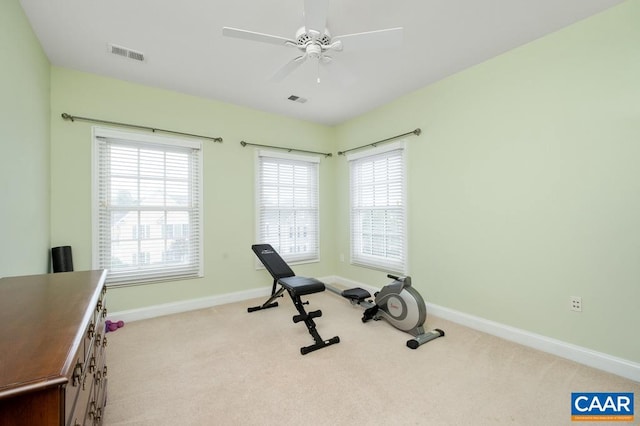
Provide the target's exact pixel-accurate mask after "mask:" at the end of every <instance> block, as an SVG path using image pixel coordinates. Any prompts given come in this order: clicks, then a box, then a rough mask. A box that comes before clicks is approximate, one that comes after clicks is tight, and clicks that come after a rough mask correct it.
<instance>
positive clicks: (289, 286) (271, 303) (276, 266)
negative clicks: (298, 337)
mask: <svg viewBox="0 0 640 426" xmlns="http://www.w3.org/2000/svg"><path fill="white" fill-rule="evenodd" d="M251 249H252V250H253V252H254V253H255V254H256V256H258V259H260V262H262V264H263V265H264V267H265V268H267V271H269V273H270V274H271V276H272V277H273V286H272V288H271V296H270V297H269V299H267V301H266V302H264V303H263V304H262V305H260V306H254V307H251V308H248V309H247V311H248V312H255V311H259V310H262V309H269V308H275V307H276V306H278V302H276V301H275V300H276V299H277V298H278V297H282V293H284V291H285V290H286V291H287V293H289V296H291V300H292V301H293V305H294V306H295V307H296V309H297V310H298V315H294V317H293V322H294V323H297V322H300V321H304V324H305V325H306V326H307V330H308V331H309V334H310V335H311V337H313V340H314V342H315V343H314V344H313V345H310V346H305V347H302V348H300V353H301V354H302V355H306V354H308V353H309V352H313V351H316V350H318V349H322V348H324V347H327V346H329V345H333V344H335V343H339V342H340V338H339V337H338V336H335V337H332V338H331V339H329V340H323V339H322V337H320V334H319V333H318V330H316V323H315V322H314V321H313V319H314V318H319V317H321V316H322V311H320V310H317V311H312V312H307V311H306V310H305V309H304V305H308V304H309V302H303V301H302V300H301V299H300V296H305V295H307V294H313V293H318V292H321V291H324V290H325V286H324V283H322V282H321V281H319V280H317V279H315V278H306V277H298V276H296V274H295V273H294V272H293V270H291V268H290V267H289V265H287V262H285V261H284V259H283V258H282V257H280V255H279V254H278V252H276V251H275V250H274V249H273V247H272V246H271V245H270V244H254V245H252V246H251ZM278 285H280V288H279V289H277V286H278Z"/></svg>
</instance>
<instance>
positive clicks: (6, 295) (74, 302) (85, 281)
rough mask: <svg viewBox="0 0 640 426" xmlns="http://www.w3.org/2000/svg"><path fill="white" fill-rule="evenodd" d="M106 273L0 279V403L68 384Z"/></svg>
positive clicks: (89, 272)
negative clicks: (8, 398)
mask: <svg viewBox="0 0 640 426" xmlns="http://www.w3.org/2000/svg"><path fill="white" fill-rule="evenodd" d="M105 278H106V271H103V270H98V271H78V272H61V273H56V274H44V275H30V276H23V277H7V278H2V279H0V399H2V398H6V397H10V396H13V395H18V394H21V393H23V392H27V391H32V390H34V389H38V388H47V387H50V386H58V385H61V384H64V383H66V382H67V381H68V380H69V377H70V374H71V372H72V371H73V367H74V365H75V359H74V355H75V353H76V352H77V350H78V348H79V347H80V345H81V344H83V339H84V330H85V327H86V325H87V324H88V323H89V321H90V319H91V315H92V314H93V312H94V310H95V306H96V303H97V302H98V299H99V297H100V292H101V290H102V287H103V285H104V280H105Z"/></svg>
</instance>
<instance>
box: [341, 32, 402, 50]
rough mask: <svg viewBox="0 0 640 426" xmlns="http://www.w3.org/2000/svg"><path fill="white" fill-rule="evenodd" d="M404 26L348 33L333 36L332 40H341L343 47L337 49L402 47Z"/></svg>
mask: <svg viewBox="0 0 640 426" xmlns="http://www.w3.org/2000/svg"><path fill="white" fill-rule="evenodd" d="M402 32H403V28H402V27H398V28H389V29H386V30H378V31H368V32H364V33H356V34H346V35H343V36H337V37H333V38H332V39H331V41H332V42H334V43H335V42H337V41H340V43H341V44H342V48H341V49H340V48H339V49H336V50H347V51H349V50H357V49H380V48H391V47H400V46H401V45H402Z"/></svg>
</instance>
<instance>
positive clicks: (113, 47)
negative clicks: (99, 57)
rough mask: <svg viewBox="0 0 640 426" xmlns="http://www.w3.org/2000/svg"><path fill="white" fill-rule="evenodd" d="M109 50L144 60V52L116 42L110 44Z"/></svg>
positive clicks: (137, 59) (130, 57)
mask: <svg viewBox="0 0 640 426" xmlns="http://www.w3.org/2000/svg"><path fill="white" fill-rule="evenodd" d="M109 52H111V53H113V54H114V55H118V56H123V57H125V58H129V59H133V60H135V61H140V62H144V53H142V52H138V51H136V50H133V49H129V48H127V47H122V46H118V45H116V44H109Z"/></svg>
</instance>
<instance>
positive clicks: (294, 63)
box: [269, 53, 307, 82]
mask: <svg viewBox="0 0 640 426" xmlns="http://www.w3.org/2000/svg"><path fill="white" fill-rule="evenodd" d="M306 60H307V54H306V53H305V54H304V55H302V56H298V57H297V58H294V59H292V60H290V61H289V62H287V63H286V64H284V66H283V67H282V68H280V69H279V70H278V71H276V72H275V74H273V75H272V76H271V78H270V79H269V80H271V81H275V82H278V81H282V80H284V78H285V77H286V76H288V75H289V74H291V73H292V72H293V71H294V70H295V69H296V68H298V67H299V66H300V65H302V63H303V62H304V61H306Z"/></svg>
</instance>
